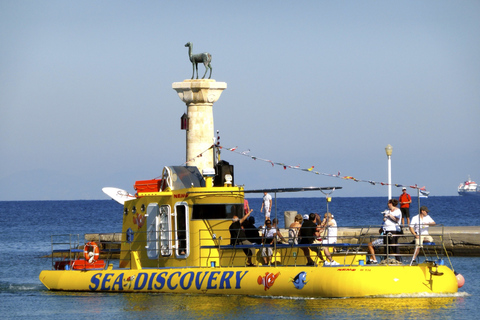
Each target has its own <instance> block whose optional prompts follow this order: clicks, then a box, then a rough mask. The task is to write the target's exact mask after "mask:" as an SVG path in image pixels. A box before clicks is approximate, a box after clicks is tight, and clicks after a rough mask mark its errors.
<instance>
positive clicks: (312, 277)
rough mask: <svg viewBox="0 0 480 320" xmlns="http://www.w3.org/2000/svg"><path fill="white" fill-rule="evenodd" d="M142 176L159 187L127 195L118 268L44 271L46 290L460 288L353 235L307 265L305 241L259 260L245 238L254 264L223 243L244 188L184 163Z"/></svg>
mask: <svg viewBox="0 0 480 320" xmlns="http://www.w3.org/2000/svg"><path fill="white" fill-rule="evenodd" d="M230 168H231V166H228V169H230ZM217 171H218V172H225V168H221V169H218V170H217ZM227 171H228V170H227ZM232 173H233V172H231V171H229V173H228V174H232ZM214 179H217V180H218V179H220V180H218V181H216V182H213V181H212V180H214ZM144 183H145V185H146V188H147V189H148V188H149V187H151V186H152V185H153V186H159V191H157V192H149V191H146V192H142V190H140V191H141V192H138V194H137V195H136V196H135V197H134V199H132V200H129V201H126V202H125V203H124V211H123V230H122V239H121V250H120V259H119V267H118V268H113V265H111V264H110V265H109V266H107V267H106V268H103V269H96V268H94V267H92V268H88V267H84V268H83V269H81V268H80V269H74V268H67V269H69V270H48V271H42V272H41V274H40V280H41V281H42V283H43V284H44V285H45V286H46V287H47V288H48V289H50V290H66V291H95V292H99V291H102V292H165V293H168V292H170V293H190V294H191V293H203V294H241V295H259V296H262V295H264V296H293V297H365V296H379V295H395V294H419V293H454V292H457V289H458V286H457V280H456V277H455V275H454V273H453V271H452V270H451V269H450V268H448V267H447V266H445V265H442V264H439V263H438V261H427V262H425V263H423V264H420V265H418V266H410V265H394V264H392V265H389V264H385V265H365V264H364V263H363V262H364V261H366V255H365V253H364V252H362V251H361V249H362V246H361V245H359V244H349V243H339V244H337V245H332V246H337V248H338V247H342V248H347V247H348V248H349V250H344V252H340V253H337V254H335V255H334V259H335V260H336V261H337V262H338V263H339V264H340V265H337V266H327V265H325V264H324V263H323V262H321V261H320V260H319V257H317V263H318V264H317V265H315V266H307V265H306V259H305V257H304V256H303V251H302V250H301V247H302V245H295V244H280V243H279V244H277V245H275V246H274V248H273V250H274V252H275V253H274V259H273V262H272V263H270V264H269V265H266V266H263V265H262V263H260V261H261V256H260V251H261V249H262V246H261V245H252V247H254V248H255V249H257V259H256V260H257V261H256V263H255V264H256V265H257V266H256V267H248V266H246V256H245V254H244V253H243V249H245V248H246V247H249V246H245V245H244V246H242V245H238V246H232V245H230V234H229V231H228V228H229V226H230V224H231V222H232V217H233V215H238V216H240V217H241V216H242V215H243V212H244V208H243V203H244V193H245V191H244V190H243V187H239V186H231V185H229V182H228V181H226V180H224V181H222V177H219V176H218V175H217V176H211V175H207V176H204V177H202V175H200V173H199V171H198V169H197V168H196V167H181V166H177V167H175V166H174V167H165V168H164V170H163V176H162V179H161V180H158V181H155V180H152V181H149V182H144ZM215 184H217V185H218V184H219V186H215ZM187 185H188V186H190V187H186V186H187ZM139 186H140V183H138V185H137V187H139ZM137 190H138V189H137ZM312 246H313V247H315V246H316V247H318V248H319V247H320V245H317V244H313V245H312ZM363 247H364V246H363ZM100 251H101V250H100ZM312 254H313V257H315V256H316V255H315V252H314V251H313V252H312ZM85 257H86V258H88V257H89V252H85ZM86 260H87V259H86ZM98 261H100V260H98ZM98 261H97V260H96V262H97V263H98ZM86 265H87V266H88V263H86Z"/></svg>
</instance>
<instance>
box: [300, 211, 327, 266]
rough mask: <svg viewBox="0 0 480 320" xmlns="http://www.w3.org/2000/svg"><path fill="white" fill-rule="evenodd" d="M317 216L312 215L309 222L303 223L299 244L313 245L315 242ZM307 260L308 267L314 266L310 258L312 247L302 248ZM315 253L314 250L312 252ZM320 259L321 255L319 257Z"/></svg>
mask: <svg viewBox="0 0 480 320" xmlns="http://www.w3.org/2000/svg"><path fill="white" fill-rule="evenodd" d="M315 220H316V215H315V213H310V215H309V216H308V220H305V221H303V224H302V227H301V228H300V231H299V233H298V237H299V238H300V242H299V244H306V245H308V244H312V243H313V241H315V233H316V231H317V224H316V223H315ZM301 249H302V251H303V254H304V255H305V258H307V266H314V265H315V262H314V261H313V259H312V258H311V257H310V250H311V248H310V247H301ZM312 251H313V250H312ZM319 258H320V259H322V258H321V255H320V256H319Z"/></svg>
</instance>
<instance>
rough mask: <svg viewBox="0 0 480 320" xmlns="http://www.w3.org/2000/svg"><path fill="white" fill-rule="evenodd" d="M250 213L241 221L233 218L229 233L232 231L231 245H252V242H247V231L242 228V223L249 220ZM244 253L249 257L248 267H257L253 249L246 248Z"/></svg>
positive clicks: (235, 217)
mask: <svg viewBox="0 0 480 320" xmlns="http://www.w3.org/2000/svg"><path fill="white" fill-rule="evenodd" d="M249 215H250V213H248V214H246V215H245V216H243V218H241V219H239V218H238V216H237V215H234V216H233V219H232V220H233V222H232V224H231V225H230V228H229V231H230V245H231V246H235V245H238V244H240V245H252V243H251V242H250V241H248V240H247V236H246V235H245V230H243V228H242V223H243V222H244V221H245V219H247V218H248V216H249ZM243 252H245V254H246V255H247V266H249V267H251V266H255V265H254V264H253V263H252V257H253V256H254V255H255V250H254V249H253V248H245V249H243Z"/></svg>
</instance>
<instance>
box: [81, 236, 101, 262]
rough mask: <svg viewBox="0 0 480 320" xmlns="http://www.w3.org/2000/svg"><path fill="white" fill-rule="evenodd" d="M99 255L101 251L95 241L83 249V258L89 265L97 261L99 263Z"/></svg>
mask: <svg viewBox="0 0 480 320" xmlns="http://www.w3.org/2000/svg"><path fill="white" fill-rule="evenodd" d="M99 255H100V249H99V248H98V245H97V244H96V243H95V242H93V241H91V242H89V243H87V244H86V245H85V247H84V248H83V256H84V257H85V260H86V261H88V263H94V262H95V261H97V260H98V257H99Z"/></svg>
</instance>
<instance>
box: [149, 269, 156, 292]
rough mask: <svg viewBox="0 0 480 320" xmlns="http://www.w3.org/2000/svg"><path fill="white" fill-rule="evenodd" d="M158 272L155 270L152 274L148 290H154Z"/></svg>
mask: <svg viewBox="0 0 480 320" xmlns="http://www.w3.org/2000/svg"><path fill="white" fill-rule="evenodd" d="M156 274H157V273H156V272H153V273H152V275H151V276H150V281H148V290H152V282H153V280H155V275H156Z"/></svg>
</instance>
